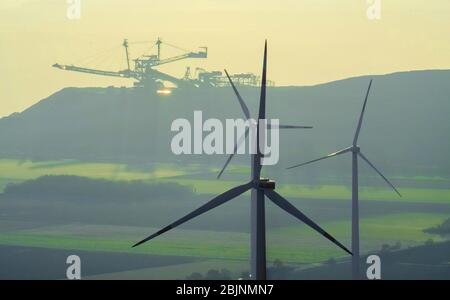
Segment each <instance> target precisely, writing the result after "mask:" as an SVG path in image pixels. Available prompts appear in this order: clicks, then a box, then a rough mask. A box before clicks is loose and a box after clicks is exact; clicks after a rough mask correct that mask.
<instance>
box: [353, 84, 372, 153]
mask: <svg viewBox="0 0 450 300" xmlns="http://www.w3.org/2000/svg"><path fill="white" fill-rule="evenodd" d="M371 86H372V79H370V82H369V87H368V88H367V92H366V98H365V99H364V104H363V108H362V110H361V114H360V115H359V121H358V126H357V127H356V132H355V136H354V137H353V145H354V146H356V143H358V137H359V131H360V130H361V125H362V121H363V117H364V111H365V110H366V104H367V99H368V98H369V92H370V87H371Z"/></svg>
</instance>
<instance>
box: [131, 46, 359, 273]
mask: <svg viewBox="0 0 450 300" xmlns="http://www.w3.org/2000/svg"><path fill="white" fill-rule="evenodd" d="M266 66H267V41H266V43H265V47H264V61H263V71H262V81H261V95H260V102H259V115H258V121H257V125H259V123H260V122H265V118H266ZM230 81H231V80H230ZM232 86H233V89H234V91H235V93H236V96H237V97H238V100H239V102H240V103H241V105H242V108H243V110H244V112H248V108H247V106H246V105H245V103H244V102H243V100H242V98H241V96H240V95H239V93H238V91H237V89H236V87H235V86H234V84H233V85H232ZM246 115H248V116H249V113H248V114H247V113H246ZM280 127H285V128H297V127H299V128H302V127H303V126H280ZM269 128H270V127H269ZM255 130H256V136H257V141H258V147H257V151H256V154H252V164H251V169H252V172H251V180H250V182H247V183H245V184H243V185H239V186H237V187H234V188H232V189H230V190H228V191H226V192H225V193H223V194H220V195H219V196H217V197H215V198H213V199H212V200H210V201H209V202H207V203H206V204H204V205H202V206H200V207H199V208H198V209H196V210H194V211H193V212H191V213H189V214H187V215H186V216H184V217H182V218H181V219H179V220H177V221H175V222H173V223H172V224H170V225H168V226H166V227H164V228H162V229H161V230H159V231H157V232H156V233H154V234H152V235H150V236H148V237H147V238H145V239H143V240H142V241H140V242H138V243H136V244H135V245H134V246H133V247H136V246H138V245H140V244H142V243H145V242H147V241H149V240H151V239H153V238H155V237H157V236H159V235H161V234H163V233H165V232H167V231H169V230H171V229H173V228H175V227H177V226H179V225H181V224H183V223H185V222H187V221H189V220H191V219H193V218H195V217H197V216H199V215H201V214H203V213H205V212H207V211H209V210H211V209H213V208H216V207H218V206H220V205H222V204H224V203H226V202H228V201H230V200H232V199H234V198H236V197H238V196H239V195H241V194H243V193H245V192H247V191H249V190H251V195H252V196H251V201H252V205H251V218H252V220H251V221H252V231H253V230H254V232H252V241H251V254H252V271H251V274H252V278H253V279H257V280H264V279H266V231H265V204H264V200H265V196H267V197H268V198H269V199H270V200H271V201H272V202H273V203H275V204H276V205H278V206H279V207H280V208H282V209H283V210H285V211H286V212H288V213H289V214H291V215H293V216H294V217H296V218H297V219H299V220H300V221H302V222H303V223H305V224H306V225H308V226H309V227H311V228H312V229H314V230H315V231H317V232H319V233H320V234H321V235H323V236H324V237H326V238H327V239H328V240H330V241H331V242H333V243H334V244H336V245H337V246H339V247H340V248H342V249H343V250H345V251H346V252H347V253H350V254H351V252H350V251H349V250H348V249H347V248H346V247H345V246H343V245H342V244H341V243H339V242H338V241H337V240H336V239H335V238H333V237H332V236H331V235H330V234H328V233H327V232H326V231H325V230H323V229H322V228H321V227H320V226H319V225H317V224H316V223H314V222H313V221H312V220H311V219H309V218H308V217H307V216H306V215H304V214H303V213H302V212H301V211H300V210H298V209H297V208H296V207H295V206H293V205H292V204H291V203H289V202H288V201H287V200H286V199H285V198H283V197H282V196H281V195H280V194H278V193H277V192H275V182H274V181H271V180H268V179H265V178H261V177H260V175H261V167H262V164H261V159H262V157H263V154H262V153H264V151H261V149H260V148H259V144H260V143H259V139H260V138H264V137H265V132H264V131H265V130H261V131H262V132H260V128H259V126H257V127H256V129H255ZM247 134H248V133H247ZM247 134H245V135H244V136H243V137H241V139H240V140H243V138H245V136H247ZM262 144H264V143H262ZM230 159H231V158H230ZM228 162H229V160H228V161H227V164H228Z"/></svg>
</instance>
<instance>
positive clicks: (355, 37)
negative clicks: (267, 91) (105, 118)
mask: <svg viewBox="0 0 450 300" xmlns="http://www.w3.org/2000/svg"><path fill="white" fill-rule="evenodd" d="M81 5H82V6H81V19H80V20H69V19H68V18H67V16H66V10H67V3H66V0H1V1H0V25H1V26H0V63H1V64H0V104H1V105H0V116H5V115H8V114H10V113H12V112H15V111H21V110H23V109H25V108H27V107H29V106H30V105H32V104H34V103H36V102H37V101H39V100H40V99H42V98H44V97H47V96H49V95H50V94H52V93H54V92H55V91H58V90H60V89H62V88H64V87H67V86H108V85H130V84H131V82H130V81H129V80H119V79H113V78H107V77H98V76H94V75H89V74H77V73H71V72H63V71H60V70H57V69H54V68H51V65H52V64H53V63H55V62H59V63H65V64H77V63H79V64H82V65H85V66H93V67H102V68H110V69H120V68H122V69H123V68H124V66H125V60H124V55H123V49H121V48H120V44H121V43H122V40H123V39H124V38H128V39H129V40H130V41H151V40H155V39H156V38H157V37H158V36H160V37H162V38H163V40H165V41H167V42H169V43H171V44H175V45H177V46H179V47H182V48H186V49H191V50H195V49H197V47H198V46H208V47H209V58H208V59H207V60H204V61H201V60H190V61H181V62H178V63H175V64H173V65H171V66H167V67H165V68H163V69H162V70H164V71H167V72H170V73H171V74H173V75H176V76H178V77H182V75H183V73H184V69H185V67H186V66H188V65H190V66H191V67H192V68H195V67H197V66H200V67H205V68H207V69H209V70H216V69H219V70H221V69H223V68H224V67H226V68H228V69H229V70H230V71H231V72H233V73H235V72H236V73H237V72H258V73H259V72H260V65H261V55H262V47H263V42H264V39H265V38H267V39H268V41H269V77H270V79H272V80H274V81H275V82H276V83H277V85H292V84H301V85H305V84H308V85H309V84H316V83H320V82H327V81H331V80H335V79H341V78H346V77H351V76H357V75H366V74H383V73H390V72H396V71H404V70H416V69H447V68H450V38H449V37H450V17H449V16H450V1H449V0H433V1H424V0H381V19H379V20H369V19H368V17H367V15H366V10H367V7H368V4H367V1H366V0H277V1H275V0H81ZM146 48H149V44H136V45H131V49H130V50H131V55H132V57H136V56H137V55H140V54H142V53H143V52H144V51H145V50H146ZM109 49H111V50H110V51H107V50H109ZM164 50H165V49H163V55H165V54H166V55H167V56H169V55H175V54H179V53H180V52H176V51H174V50H169V49H167V50H166V51H165V52H164Z"/></svg>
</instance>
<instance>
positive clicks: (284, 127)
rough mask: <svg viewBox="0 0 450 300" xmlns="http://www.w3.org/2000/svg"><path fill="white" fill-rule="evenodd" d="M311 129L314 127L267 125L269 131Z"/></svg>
mask: <svg viewBox="0 0 450 300" xmlns="http://www.w3.org/2000/svg"><path fill="white" fill-rule="evenodd" d="M275 128H278V129H311V128H313V127H312V126H301V125H272V124H270V123H267V129H275Z"/></svg>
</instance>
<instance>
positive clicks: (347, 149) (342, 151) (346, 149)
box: [287, 147, 351, 170]
mask: <svg viewBox="0 0 450 300" xmlns="http://www.w3.org/2000/svg"><path fill="white" fill-rule="evenodd" d="M350 150H351V147H348V148H345V149H342V150H339V151H337V152H334V153H330V154H328V155H326V156H323V157H321V158H317V159H313V160H310V161H307V162H305V163H302V164H298V165H294V166H292V167H289V168H287V169H288V170H289V169H293V168H297V167H301V166H304V165H308V164H310V163H313V162H316V161H319V160H323V159H327V158H330V157H333V156H338V155H341V154H344V153H346V152H349V151H350Z"/></svg>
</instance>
